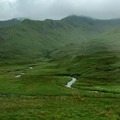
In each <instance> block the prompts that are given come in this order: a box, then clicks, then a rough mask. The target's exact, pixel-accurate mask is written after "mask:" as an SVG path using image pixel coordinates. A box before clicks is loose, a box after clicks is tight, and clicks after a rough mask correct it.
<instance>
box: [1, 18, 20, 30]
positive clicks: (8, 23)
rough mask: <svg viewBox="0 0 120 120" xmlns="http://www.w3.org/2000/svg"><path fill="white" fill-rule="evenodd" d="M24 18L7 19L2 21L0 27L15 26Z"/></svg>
mask: <svg viewBox="0 0 120 120" xmlns="http://www.w3.org/2000/svg"><path fill="white" fill-rule="evenodd" d="M21 21H22V19H21V20H20V19H11V20H7V21H0V28H3V27H9V26H14V25H18V24H19V23H21Z"/></svg>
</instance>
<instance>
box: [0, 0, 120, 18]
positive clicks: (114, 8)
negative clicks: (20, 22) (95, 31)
mask: <svg viewBox="0 0 120 120" xmlns="http://www.w3.org/2000/svg"><path fill="white" fill-rule="evenodd" d="M119 11H120V0H0V19H1V20H4V19H11V18H18V17H25V18H30V19H40V20H42V19H47V18H50V19H61V18H63V17H65V16H68V15H71V14H75V15H84V16H90V17H94V18H100V19H108V18H120V12H119Z"/></svg>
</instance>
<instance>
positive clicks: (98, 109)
mask: <svg viewBox="0 0 120 120" xmlns="http://www.w3.org/2000/svg"><path fill="white" fill-rule="evenodd" d="M31 68H32V69H31ZM60 71H62V73H61V72H60ZM21 73H24V74H22V75H21V76H20V77H16V76H17V75H20V74H21ZM63 73H66V70H65V69H64V68H61V69H57V68H56V64H53V63H50V62H41V63H37V64H29V65H27V64H26V65H9V66H8V65H7V66H3V67H1V68H0V119H1V120H21V119H23V120H88V119H90V120H119V119H120V84H119V83H117V82H116V83H115V82H114V84H110V83H108V81H107V82H105V81H104V82H103V81H96V80H94V79H93V80H89V79H87V78H83V77H81V76H75V77H77V81H76V82H75V83H74V84H73V89H71V88H67V87H65V85H66V84H67V83H68V82H69V81H70V80H71V78H70V77H68V76H65V75H63ZM96 91H97V92H96Z"/></svg>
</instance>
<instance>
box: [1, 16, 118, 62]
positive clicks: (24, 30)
mask: <svg viewBox="0 0 120 120" xmlns="http://www.w3.org/2000/svg"><path fill="white" fill-rule="evenodd" d="M0 26H1V28H0V58H1V59H15V58H16V60H17V59H23V58H24V59H26V60H28V58H29V60H30V59H43V58H49V57H52V55H53V56H54V55H55V54H56V53H59V52H60V51H61V50H62V51H64V49H65V51H66V50H67V51H68V52H69V49H71V48H73V49H74V48H76V49H75V51H76V52H77V53H80V54H87V53H94V52H95V51H96V50H97V51H98V48H99V50H102V49H103V48H106V46H105V45H106V44H103V46H102V43H101V40H102V41H106V40H103V39H104V38H106V35H111V36H112V35H113V36H112V37H111V38H116V37H117V36H119V34H117V36H116V34H115V32H114V31H115V30H116V29H118V28H119V26H120V20H119V19H113V20H97V19H92V18H89V17H83V16H68V17H66V18H63V19H62V20H50V19H47V20H45V21H36V20H29V19H25V20H23V21H21V20H18V19H12V20H9V21H2V22H0ZM3 27H4V28H3ZM118 33H119V32H118ZM117 40H118V39H117ZM93 41H95V43H94V42H93ZM96 41H97V42H96ZM113 41H114V40H113ZM107 42H108V43H109V41H108V40H107ZM104 43H105V42H104ZM118 43H119V42H118ZM72 45H73V47H71V46H72ZM76 45H77V46H76ZM69 46H70V47H69ZM75 46H76V47H75ZM104 46H105V47H104ZM117 46H119V44H117ZM107 47H108V46H107ZM67 48H68V49H67ZM77 48H78V49H77ZM72 51H74V50H72ZM75 51H74V52H75ZM68 52H67V53H68ZM74 52H73V53H74ZM76 52H75V53H76ZM63 53H64V52H63ZM65 53H66V52H65ZM65 53H64V54H65ZM69 54H70V53H69ZM77 55H78V54H77ZM56 56H57V54H56Z"/></svg>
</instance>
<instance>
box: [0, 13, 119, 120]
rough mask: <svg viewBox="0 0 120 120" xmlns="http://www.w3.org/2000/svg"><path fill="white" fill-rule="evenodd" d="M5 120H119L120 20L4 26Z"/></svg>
mask: <svg viewBox="0 0 120 120" xmlns="http://www.w3.org/2000/svg"><path fill="white" fill-rule="evenodd" d="M71 77H74V78H76V79H77V81H76V82H75V83H74V84H73V85H72V88H67V87H66V86H65V85H66V84H67V83H68V82H69V81H71ZM0 119H1V120H12V119H13V120H21V119H23V120H88V119H91V120H119V119H120V19H110V20H98V19H93V18H89V17H83V16H75V15H73V16H68V17H66V18H63V19H61V20H50V19H46V20H44V21H38V20H29V19H25V20H17V19H13V20H10V21H4V22H3V21H1V22H0Z"/></svg>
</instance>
